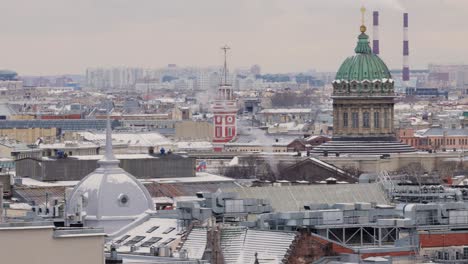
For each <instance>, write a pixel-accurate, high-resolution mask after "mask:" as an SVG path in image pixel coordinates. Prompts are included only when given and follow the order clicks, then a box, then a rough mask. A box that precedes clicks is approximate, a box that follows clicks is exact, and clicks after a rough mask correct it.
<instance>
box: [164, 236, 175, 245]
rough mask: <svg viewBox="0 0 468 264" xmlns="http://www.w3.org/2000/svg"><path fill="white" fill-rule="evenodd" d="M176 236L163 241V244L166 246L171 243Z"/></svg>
mask: <svg viewBox="0 0 468 264" xmlns="http://www.w3.org/2000/svg"><path fill="white" fill-rule="evenodd" d="M174 240H175V238H169V239H167V240H166V241H164V242H162V243H161V246H166V245H169V244H170V243H171V242H172V241H174Z"/></svg>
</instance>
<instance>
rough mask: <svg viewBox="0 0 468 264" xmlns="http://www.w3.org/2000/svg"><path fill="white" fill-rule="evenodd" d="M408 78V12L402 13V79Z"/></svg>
mask: <svg viewBox="0 0 468 264" xmlns="http://www.w3.org/2000/svg"><path fill="white" fill-rule="evenodd" d="M409 80H410V69H409V40H408V13H404V14H403V81H405V82H407V81H409Z"/></svg>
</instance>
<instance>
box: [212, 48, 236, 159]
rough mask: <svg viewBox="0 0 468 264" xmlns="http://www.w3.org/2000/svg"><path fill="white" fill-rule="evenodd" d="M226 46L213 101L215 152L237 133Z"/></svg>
mask: <svg viewBox="0 0 468 264" xmlns="http://www.w3.org/2000/svg"><path fill="white" fill-rule="evenodd" d="M229 49H230V48H229V47H228V46H224V47H222V50H223V51H224V68H223V74H222V77H221V83H220V85H219V88H218V94H217V95H216V99H215V100H214V101H213V105H212V109H213V127H214V133H213V147H214V150H215V151H217V152H221V151H223V149H224V144H225V143H227V142H229V141H231V140H232V139H234V138H235V136H236V133H237V121H236V117H237V104H236V100H235V99H234V94H233V89H232V85H231V84H229V82H228V69H227V51H228V50H229Z"/></svg>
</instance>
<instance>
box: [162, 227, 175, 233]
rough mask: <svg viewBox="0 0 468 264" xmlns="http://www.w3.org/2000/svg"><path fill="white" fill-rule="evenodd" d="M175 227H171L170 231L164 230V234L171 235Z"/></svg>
mask: <svg viewBox="0 0 468 264" xmlns="http://www.w3.org/2000/svg"><path fill="white" fill-rule="evenodd" d="M174 230H175V228H174V227H169V228H168V229H166V230H164V232H163V234H169V233H170V232H172V231H174Z"/></svg>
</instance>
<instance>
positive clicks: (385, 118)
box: [383, 109, 389, 128]
mask: <svg viewBox="0 0 468 264" xmlns="http://www.w3.org/2000/svg"><path fill="white" fill-rule="evenodd" d="M383 114H384V117H383V118H384V128H388V127H389V122H388V109H384V113H383Z"/></svg>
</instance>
